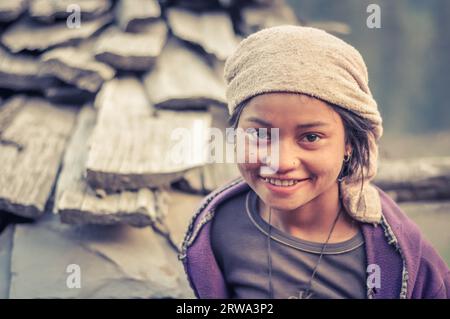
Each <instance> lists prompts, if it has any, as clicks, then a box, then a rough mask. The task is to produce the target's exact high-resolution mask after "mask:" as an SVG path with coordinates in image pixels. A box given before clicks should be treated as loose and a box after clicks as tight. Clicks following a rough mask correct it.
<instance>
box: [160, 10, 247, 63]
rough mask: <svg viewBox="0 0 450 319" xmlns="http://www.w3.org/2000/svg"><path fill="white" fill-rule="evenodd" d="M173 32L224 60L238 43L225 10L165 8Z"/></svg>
mask: <svg viewBox="0 0 450 319" xmlns="http://www.w3.org/2000/svg"><path fill="white" fill-rule="evenodd" d="M167 19H168V22H169V25H170V28H171V30H172V32H173V34H174V35H175V36H176V37H178V38H179V39H182V40H185V41H189V42H192V43H194V44H197V45H199V46H201V47H202V48H203V49H204V50H205V52H206V53H208V54H210V55H212V56H214V57H215V58H217V59H218V60H221V61H224V60H226V58H227V57H228V56H230V55H231V53H232V52H233V50H234V49H235V48H236V46H237V44H238V38H237V37H236V36H235V34H234V30H233V24H232V22H231V19H230V16H229V15H228V14H227V13H226V12H220V11H214V12H207V13H194V12H192V11H189V10H184V9H180V8H170V9H168V10H167Z"/></svg>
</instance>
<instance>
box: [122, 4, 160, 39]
mask: <svg viewBox="0 0 450 319" xmlns="http://www.w3.org/2000/svg"><path fill="white" fill-rule="evenodd" d="M116 17H117V21H118V23H119V26H120V27H121V29H122V30H123V31H129V32H136V31H138V30H139V29H140V28H141V27H142V25H146V24H147V23H148V22H153V21H155V20H158V19H159V18H160V17H161V7H160V6H159V2H158V1H157V0H119V2H118V3H117V5H116Z"/></svg>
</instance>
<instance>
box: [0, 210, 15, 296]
mask: <svg viewBox="0 0 450 319" xmlns="http://www.w3.org/2000/svg"><path fill="white" fill-rule="evenodd" d="M0 214H1V212H0ZM13 235H14V225H8V226H7V227H6V228H5V229H4V230H3V232H1V233H0V299H7V298H8V297H9V284H10V282H11V253H12V245H13Z"/></svg>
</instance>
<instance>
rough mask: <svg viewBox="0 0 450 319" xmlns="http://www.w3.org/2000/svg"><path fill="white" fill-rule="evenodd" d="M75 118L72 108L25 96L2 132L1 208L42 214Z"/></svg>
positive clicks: (0, 147) (23, 214) (33, 214)
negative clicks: (23, 102)
mask: <svg viewBox="0 0 450 319" xmlns="http://www.w3.org/2000/svg"><path fill="white" fill-rule="evenodd" d="M75 118H76V110H75V109H73V108H70V107H63V106H56V105H52V104H50V103H48V102H47V101H45V100H42V99H40V98H29V99H27V100H26V102H25V105H24V106H22V108H21V110H20V112H18V113H17V114H16V115H15V117H14V119H13V120H12V121H11V123H10V124H9V125H8V126H7V127H6V129H5V130H4V131H3V132H2V133H1V136H0V139H1V143H0V163H2V165H0V209H3V210H6V211H9V212H12V213H14V214H16V215H21V216H24V217H32V218H36V217H39V216H40V215H42V214H43V212H44V208H45V205H46V203H47V200H48V198H49V196H50V194H51V191H52V187H53V185H54V183H55V180H56V176H57V173H58V169H59V165H60V162H61V159H62V155H63V152H64V149H65V146H66V143H67V140H68V138H69V136H70V134H71V131H72V128H73V125H74V122H75Z"/></svg>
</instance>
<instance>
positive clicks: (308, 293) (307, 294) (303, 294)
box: [289, 289, 313, 299]
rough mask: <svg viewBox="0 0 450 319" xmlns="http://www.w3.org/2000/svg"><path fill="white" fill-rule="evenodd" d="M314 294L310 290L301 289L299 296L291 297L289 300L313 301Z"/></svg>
mask: <svg viewBox="0 0 450 319" xmlns="http://www.w3.org/2000/svg"><path fill="white" fill-rule="evenodd" d="M312 297H313V293H312V291H311V290H309V289H305V290H303V289H301V290H299V291H298V295H297V296H290V297H289V299H312Z"/></svg>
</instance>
